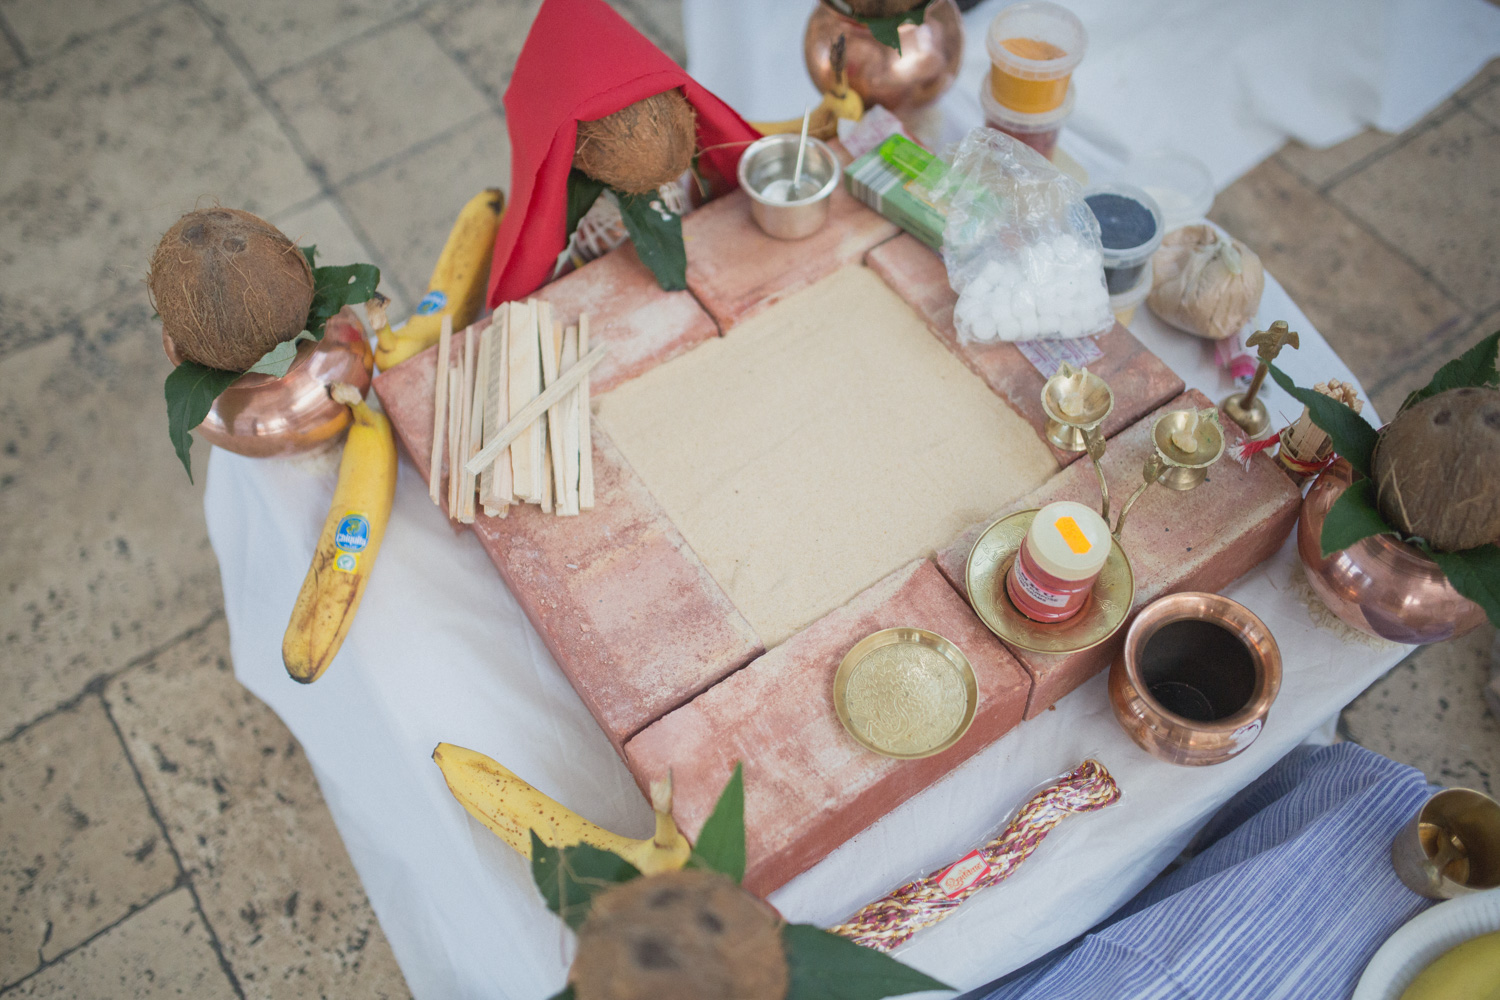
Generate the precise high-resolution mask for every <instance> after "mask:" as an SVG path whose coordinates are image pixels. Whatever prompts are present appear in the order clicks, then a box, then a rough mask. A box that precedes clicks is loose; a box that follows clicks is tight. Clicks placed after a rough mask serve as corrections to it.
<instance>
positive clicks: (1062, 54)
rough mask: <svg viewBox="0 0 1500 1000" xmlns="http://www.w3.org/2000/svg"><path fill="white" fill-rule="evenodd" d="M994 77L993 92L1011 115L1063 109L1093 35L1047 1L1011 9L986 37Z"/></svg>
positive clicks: (1035, 0) (997, 18) (999, 16)
mask: <svg viewBox="0 0 1500 1000" xmlns="http://www.w3.org/2000/svg"><path fill="white" fill-rule="evenodd" d="M985 47H986V48H987V49H988V50H989V54H990V62H991V63H992V64H993V65H994V67H995V69H994V72H993V73H991V74H990V92H991V93H992V94H993V95H994V97H995V100H996V101H997V102H998V103H999V104H1001V105H1003V106H1005V107H1007V108H1009V109H1010V110H1012V111H1019V112H1021V113H1022V114H1028V115H1035V114H1041V113H1042V112H1046V111H1052V110H1055V109H1056V108H1058V107H1061V106H1062V103H1063V100H1064V99H1065V98H1066V97H1067V96H1068V82H1069V81H1070V80H1071V79H1072V77H1073V70H1074V69H1076V68H1077V66H1078V64H1079V62H1081V61H1082V60H1083V53H1084V50H1085V49H1087V48H1088V35H1087V34H1086V33H1085V32H1084V30H1083V22H1082V21H1080V20H1078V16H1077V15H1076V14H1074V13H1073V12H1072V11H1070V10H1068V9H1067V8H1066V7H1063V6H1060V5H1058V4H1055V3H1049V2H1048V0H1031V2H1028V3H1018V4H1012V5H1011V6H1009V7H1006V8H1005V9H1004V10H1002V11H1001V12H1000V13H998V14H996V15H995V19H994V20H993V21H991V22H990V30H989V33H988V34H987V35H986V36H985Z"/></svg>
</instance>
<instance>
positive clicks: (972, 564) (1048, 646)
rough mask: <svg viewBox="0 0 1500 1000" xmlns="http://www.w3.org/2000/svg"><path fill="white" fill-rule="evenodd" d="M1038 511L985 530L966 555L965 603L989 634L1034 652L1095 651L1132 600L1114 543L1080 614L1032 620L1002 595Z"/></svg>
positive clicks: (1128, 574) (1130, 578)
mask: <svg viewBox="0 0 1500 1000" xmlns="http://www.w3.org/2000/svg"><path fill="white" fill-rule="evenodd" d="M1039 509H1040V508H1033V509H1031V510H1021V511H1017V512H1016V513H1014V514H1010V515H1007V516H1006V517H1002V518H1001V519H1000V520H998V521H996V522H995V523H994V524H992V525H990V526H989V527H988V528H985V529H984V533H983V534H981V535H980V536H979V539H978V541H976V542H975V543H974V548H973V549H972V550H970V552H969V562H968V566H967V568H966V569H965V570H964V583H965V585H966V586H967V587H968V588H969V604H970V605H972V606H973V608H974V613H975V614H977V615H978V616H979V620H980V621H982V622H984V623H985V624H986V625H988V626H989V629H990V631H991V632H993V633H995V634H996V635H998V636H999V637H1000V638H1002V639H1004V640H1005V641H1006V642H1007V643H1009V644H1010V645H1012V646H1017V647H1019V648H1021V649H1027V650H1030V651H1031V652H1033V653H1074V652H1077V651H1078V650H1080V649H1088V648H1089V647H1090V646H1097V645H1099V643H1101V642H1103V641H1104V640H1105V639H1108V638H1109V637H1110V636H1112V635H1114V634H1115V633H1116V632H1117V631H1119V628H1120V626H1121V625H1123V624H1125V618H1126V616H1128V615H1129V614H1130V604H1131V602H1132V601H1134V600H1135V574H1134V573H1133V572H1132V571H1131V569H1130V559H1129V557H1128V556H1126V555H1125V550H1124V549H1122V548H1120V542H1119V539H1115V540H1114V542H1113V547H1112V548H1111V549H1110V553H1109V558H1108V559H1107V560H1105V562H1104V569H1103V570H1102V571H1101V572H1100V573H1099V579H1098V581H1097V582H1095V584H1094V592H1093V593H1092V594H1091V595H1089V602H1088V604H1086V605H1084V607H1083V610H1082V611H1080V612H1078V614H1076V615H1074V616H1073V617H1072V618H1069V619H1068V620H1067V621H1065V622H1058V623H1057V624H1055V625H1046V624H1043V623H1042V622H1036V621H1032V620H1031V619H1030V618H1027V617H1026V616H1025V615H1023V614H1021V612H1020V611H1017V610H1016V606H1015V605H1014V604H1012V603H1011V600H1010V595H1009V594H1007V593H1006V592H1005V574H1006V573H1008V572H1010V564H1011V563H1012V562H1014V561H1015V558H1016V553H1017V552H1018V551H1020V548H1021V541H1022V539H1024V538H1025V537H1026V532H1027V531H1028V530H1029V529H1030V528H1031V522H1032V521H1033V520H1035V519H1036V515H1037V511H1038V510H1039Z"/></svg>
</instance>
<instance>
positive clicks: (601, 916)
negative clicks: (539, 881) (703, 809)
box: [568, 869, 787, 1000]
mask: <svg viewBox="0 0 1500 1000" xmlns="http://www.w3.org/2000/svg"><path fill="white" fill-rule="evenodd" d="M568 979H569V982H570V983H571V984H572V986H573V990H574V993H575V995H576V996H577V997H578V1000H705V998H707V997H715V998H718V1000H782V998H783V997H785V996H786V990H787V966H786V954H785V952H784V951H783V949H782V946H781V926H780V920H779V919H778V918H777V916H776V914H775V911H773V910H772V909H771V908H770V907H768V906H767V905H766V904H765V903H762V902H761V901H760V900H758V899H756V898H755V897H754V896H752V895H750V894H749V893H748V892H746V891H745V890H743V889H741V888H740V887H739V886H737V885H735V884H734V882H732V881H730V880H729V879H728V878H726V877H725V876H723V875H720V874H719V873H717V872H711V871H703V870H699V869H683V870H682V871H675V872H663V873H662V874H659V875H651V876H647V877H644V878H638V879H634V880H632V881H630V882H626V883H624V884H623V885H619V886H616V887H615V888H612V889H609V890H608V891H606V892H604V893H601V894H600V895H598V896H595V897H594V900H593V902H592V904H591V905H590V907H589V915H588V919H586V920H585V921H584V922H583V926H582V927H580V928H579V929H578V955H577V957H576V958H575V959H574V960H573V968H572V971H571V972H570V973H569V975H568Z"/></svg>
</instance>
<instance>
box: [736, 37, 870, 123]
mask: <svg viewBox="0 0 1500 1000" xmlns="http://www.w3.org/2000/svg"><path fill="white" fill-rule="evenodd" d="M832 59H833V72H834V74H835V75H834V80H833V86H832V88H830V89H828V90H825V91H824V92H823V99H822V100H821V101H819V102H818V106H817V107H815V108H813V110H812V118H811V120H810V121H809V122H808V125H807V134H808V135H810V136H812V137H813V138H815V139H822V140H824V141H827V140H829V139H834V138H837V137H838V134H839V119H840V118H845V119H847V120H849V121H851V122H857V121H859V120H860V119H861V118H863V117H864V116H865V101H864V98H862V97H860V96H859V94H858V92H856V91H855V89H854V88H853V87H851V86H849V77H848V75H847V74H846V73H845V72H844V47H843V39H842V38H840V39H839V41H838V42H837V43H835V46H834V51H833V55H832ZM750 127H751V128H753V129H755V131H757V132H759V133H760V134H761V135H777V134H780V133H782V132H801V131H802V119H801V117H797V118H787V119H784V120H782V121H775V122H751V123H750Z"/></svg>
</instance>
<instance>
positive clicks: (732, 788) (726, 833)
mask: <svg viewBox="0 0 1500 1000" xmlns="http://www.w3.org/2000/svg"><path fill="white" fill-rule="evenodd" d="M688 864H689V865H691V866H692V867H694V868H706V869H708V870H710V871H716V872H718V873H720V874H721V875H728V876H729V877H730V878H732V879H734V880H735V881H736V882H738V881H740V880H741V879H743V878H744V877H745V778H744V772H743V769H742V768H741V766H740V763H739V762H738V761H736V762H735V765H734V774H732V775H730V776H729V782H728V784H726V785H725V786H724V790H723V791H722V792H720V793H719V801H718V802H717V803H716V804H715V805H714V811H713V812H712V813H711V814H710V815H709V817H708V819H707V820H705V821H704V823H703V829H702V830H701V831H699V833H698V842H697V843H696V844H694V845H693V853H692V856H691V857H689V858H688Z"/></svg>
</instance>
